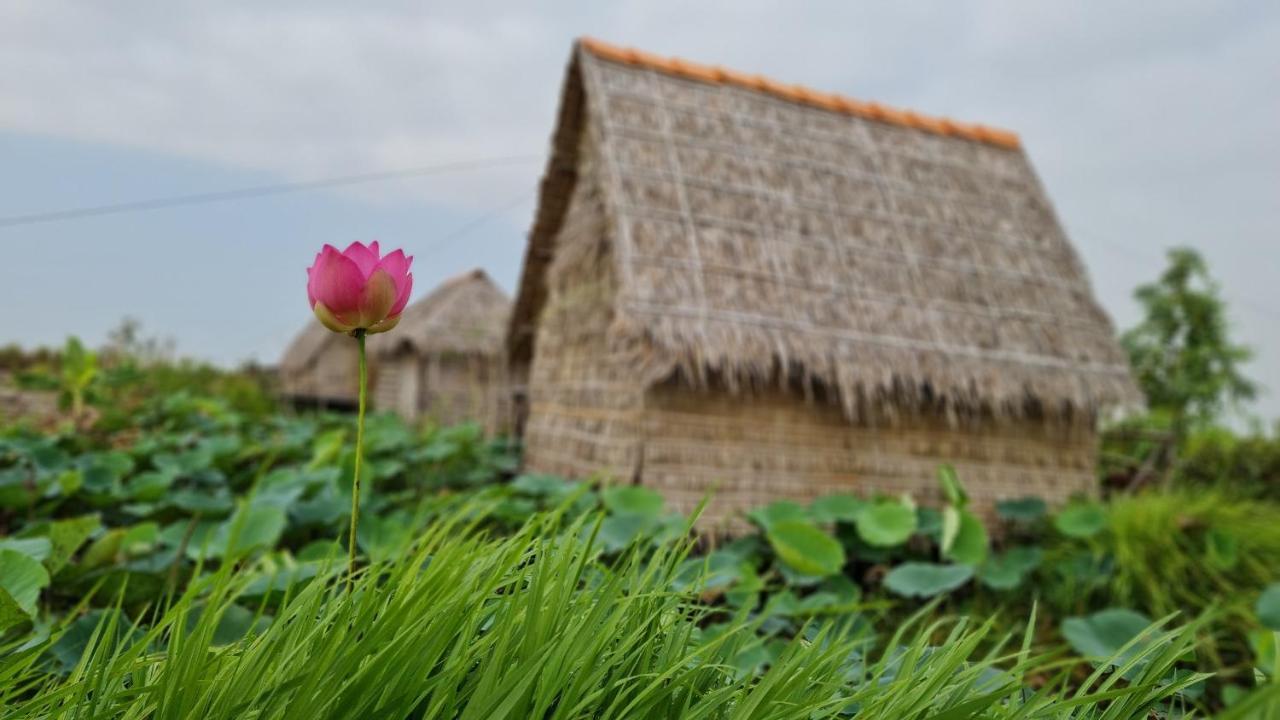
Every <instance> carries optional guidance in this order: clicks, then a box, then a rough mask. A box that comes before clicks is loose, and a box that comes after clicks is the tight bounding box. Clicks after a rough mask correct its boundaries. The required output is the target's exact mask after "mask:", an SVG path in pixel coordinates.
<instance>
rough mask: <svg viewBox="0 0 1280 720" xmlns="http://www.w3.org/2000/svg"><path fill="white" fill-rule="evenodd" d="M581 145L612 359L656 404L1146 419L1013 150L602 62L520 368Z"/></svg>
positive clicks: (1048, 212) (1001, 141) (567, 167)
mask: <svg viewBox="0 0 1280 720" xmlns="http://www.w3.org/2000/svg"><path fill="white" fill-rule="evenodd" d="M584 132H585V133H586V134H587V139H588V141H590V142H592V143H594V145H593V147H594V153H595V154H598V156H599V158H600V163H599V167H600V170H599V172H598V173H596V175H597V176H595V177H592V178H591V181H592V182H595V183H597V184H598V186H599V187H600V188H601V189H602V196H603V198H604V202H605V212H606V214H607V216H608V218H609V225H610V229H609V233H610V240H611V242H612V243H614V245H613V248H614V252H613V254H612V257H613V258H614V259H615V262H616V263H617V271H618V272H617V277H618V282H619V289H618V293H617V297H616V300H615V308H614V310H615V322H614V324H613V326H612V330H611V332H612V333H613V335H614V336H615V337H614V338H612V339H616V340H618V341H621V342H628V341H633V340H635V339H637V338H640V339H643V340H645V341H646V342H647V343H648V344H649V346H650V347H651V348H652V350H653V352H652V355H651V356H646V373H647V377H646V381H647V382H656V381H658V380H661V379H663V378H665V377H670V376H671V374H672V373H673V372H679V373H680V374H681V375H682V376H683V377H685V378H686V379H687V380H691V381H695V382H696V381H700V380H705V379H706V378H708V377H718V378H721V379H723V380H725V381H726V382H728V383H729V384H730V385H731V386H732V385H735V384H740V383H754V382H762V381H769V382H773V381H775V380H777V379H778V378H779V376H781V377H783V378H789V379H791V380H795V379H801V380H804V381H806V382H807V383H809V384H811V385H813V386H817V387H820V388H823V389H825V391H826V395H827V396H828V397H832V398H835V399H838V400H839V401H840V402H841V403H842V404H843V405H844V406H845V408H846V410H847V411H848V412H849V413H850V414H857V413H859V412H861V409H863V408H866V407H869V406H883V407H895V406H896V407H902V406H906V405H914V406H916V407H919V406H922V405H923V406H930V407H937V408H942V409H945V410H948V411H956V412H962V413H967V412H984V413H986V412H991V413H995V414H998V415H1022V414H1024V413H1031V414H1040V413H1042V412H1043V413H1048V414H1052V415H1055V416H1056V415H1077V416H1078V415H1080V414H1082V413H1084V414H1089V413H1093V412H1095V411H1097V410H1098V409H1100V408H1103V407H1106V406H1110V405H1115V404H1128V403H1131V402H1135V401H1138V400H1139V399H1140V398H1139V394H1138V391H1137V390H1136V388H1135V385H1134V383H1133V381H1132V379H1131V377H1130V375H1129V370H1128V366H1127V363H1126V360H1125V356H1124V354H1123V352H1122V350H1121V349H1120V348H1119V346H1118V345H1117V343H1116V342H1115V339H1114V335H1113V329H1112V326H1111V323H1110V320H1109V319H1108V318H1107V316H1106V314H1105V313H1104V312H1103V310H1102V309H1101V308H1100V307H1099V306H1098V304H1097V302H1096V301H1095V300H1094V298H1093V296H1092V292H1091V290H1090V286H1089V282H1088V278H1087V277H1086V274H1085V269H1084V267H1083V265H1082V264H1081V262H1080V259H1079V257H1078V256H1077V254H1076V252H1075V250H1074V249H1073V248H1072V246H1071V244H1070V242H1069V241H1068V240H1067V238H1066V236H1065V234H1064V232H1063V229H1062V226H1061V225H1060V223H1059V222H1058V220H1057V218H1056V217H1055V215H1054V211H1053V208H1052V206H1051V205H1050V202H1049V199H1048V198H1047V196H1046V195H1045V192H1044V189H1043V188H1042V186H1041V184H1040V181H1039V180H1038V178H1037V177H1036V174H1035V171H1034V170H1033V169H1032V167H1031V164H1030V162H1029V160H1028V158H1027V156H1026V154H1025V153H1024V152H1023V150H1022V148H1021V146H1020V143H1019V141H1018V138H1017V136H1016V135H1014V134H1012V133H1009V132H1006V131H1001V130H995V129H991V128H985V127H981V126H975V125H969V124H963V123H957V122H954V121H951V120H946V119H939V118H929V117H924V116H921V115H918V114H916V113H912V112H907V111H900V110H894V109H891V108H886V107H884V106H880V105H877V104H873V103H859V102H856V101H853V100H849V99H846V98H841V97H837V96H833V95H827V94H824V93H818V92H816V91H812V90H809V89H806V88H801V87H796V86H787V85H781V84H779V83H775V82H772V81H769V80H767V79H764V78H760V77H758V76H743V75H741V74H738V73H733V72H731V71H727V70H723V69H719V68H708V67H704V66H700V65H695V64H693V63H688V62H683V61H679V60H668V59H664V58H658V57H654V56H651V55H648V54H646V53H639V52H636V51H630V50H623V49H620V48H615V47H612V46H609V45H605V44H602V43H598V42H595V41H585V40H584V41H582V42H580V43H579V44H578V45H577V47H576V48H575V50H574V53H573V56H572V58H571V60H570V63H569V68H568V74H567V78H566V81H565V86H564V89H563V97H562V103H561V109H560V116H559V122H558V127H557V130H556V134H555V137H554V139H553V147H552V156H551V159H550V161H549V165H548V168H547V171H546V175H545V176H544V178H543V181H542V188H541V200H540V203H539V208H538V212H537V216H536V219H535V222H534V226H533V229H532V232H531V237H530V242H529V247H528V251H527V254H526V258H525V267H524V273H523V277H522V279H521V285H520V291H519V295H518V297H517V301H516V306H515V309H514V311H513V316H512V320H511V325H510V329H509V351H510V353H511V356H512V358H513V360H514V361H516V362H524V361H527V360H528V358H529V357H531V355H532V352H533V342H534V337H535V333H534V325H535V323H536V321H537V318H538V314H539V311H540V309H541V307H542V305H543V303H544V302H545V300H546V292H547V288H546V282H545V281H546V271H547V268H548V266H549V265H550V263H551V260H552V258H553V257H554V256H555V253H556V247H555V238H556V234H557V231H558V230H559V228H560V225H561V223H562V221H563V219H564V215H565V209H566V207H567V204H568V200H569V197H570V194H571V192H572V189H573V187H574V185H575V183H576V182H577V181H578V180H579V176H578V175H579V174H578V158H577V152H578V148H579V146H580V140H581V139H582V136H583V133H584ZM832 391H834V392H832Z"/></svg>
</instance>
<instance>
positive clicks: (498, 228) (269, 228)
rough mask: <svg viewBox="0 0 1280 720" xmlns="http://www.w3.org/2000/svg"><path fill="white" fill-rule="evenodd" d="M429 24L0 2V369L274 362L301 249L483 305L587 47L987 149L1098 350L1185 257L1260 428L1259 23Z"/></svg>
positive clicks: (820, 8) (1279, 279)
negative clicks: (1017, 164) (1051, 249)
mask: <svg viewBox="0 0 1280 720" xmlns="http://www.w3.org/2000/svg"><path fill="white" fill-rule="evenodd" d="M432 5H433V6H434V7H431V8H428V7H427V4H426V3H416V2H414V3H409V2H405V3H395V2H379V3H351V2H318V1H316V0H307V1H306V2H302V1H299V2H272V3H261V2H249V1H248V0H244V1H226V0H224V1H223V2H218V3H195V2H190V3H188V2H175V1H174V0H163V1H156V2H118V3H95V2H74V3H72V2H60V1H59V0H0V251H2V252H3V258H4V259H3V261H0V308H2V309H3V312H0V344H3V343H7V342H9V341H18V342H21V343H24V344H57V343H60V342H61V340H62V338H64V337H65V336H66V335H67V334H69V333H75V334H78V335H80V336H82V337H84V338H86V339H88V340H90V341H93V342H100V341H101V340H102V339H103V337H104V336H105V334H106V331H107V330H108V329H109V328H110V327H112V326H113V325H115V324H117V323H118V322H119V320H120V319H121V318H122V317H124V316H125V315H131V316H134V317H136V318H138V319H140V320H141V321H142V323H143V325H144V328H145V329H147V330H149V331H150V332H152V333H154V334H158V335H162V336H168V337H172V338H173V339H175V340H176V341H177V344H178V348H179V351H180V352H182V353H184V354H187V355H192V356H198V357H203V358H207V359H211V360H215V361H217V362H220V363H224V364H231V363H236V362H238V361H241V360H244V359H247V358H256V359H258V360H260V361H266V362H274V361H275V360H276V359H277V358H278V357H279V355H280V353H281V351H282V350H283V348H284V346H285V344H286V343H287V342H288V340H289V339H290V338H291V337H292V335H293V334H294V333H295V332H297V331H298V330H299V329H300V328H301V327H302V326H303V324H304V323H306V322H308V321H309V312H308V310H307V306H306V302H305V290H304V272H303V270H304V268H305V267H306V265H308V264H309V262H310V260H311V258H312V255H313V254H314V252H315V251H316V249H318V247H319V246H320V245H321V244H322V243H325V242H330V243H333V244H337V245H345V244H346V243H348V242H349V241H351V240H354V239H375V238H376V239H379V240H381V241H382V242H383V243H385V244H390V245H398V246H404V247H405V248H406V249H407V250H408V251H409V252H410V253H412V254H414V255H416V258H417V259H416V260H415V264H414V271H415V276H416V280H417V286H416V287H417V291H416V293H415V295H417V296H421V294H423V293H425V292H426V291H427V290H429V289H430V288H431V286H433V285H434V284H435V283H436V282H438V281H440V280H441V279H443V278H445V277H448V276H450V275H453V274H456V273H458V272H462V271H464V270H467V269H470V268H471V267H474V266H482V267H484V268H486V269H487V270H489V271H490V273H491V274H492V275H493V276H494V277H495V278H496V279H497V280H498V282H499V283H501V284H502V285H503V286H504V287H506V288H507V289H508V290H513V289H514V287H513V286H514V283H515V280H516V277H517V273H518V270H519V264H520V261H521V258H522V255H523V250H524V239H525V236H526V232H527V230H528V227H529V225H530V222H531V217H532V211H533V201H534V191H535V189H536V185H537V182H538V178H539V176H540V175H541V172H542V163H541V160H540V157H541V156H542V155H543V154H544V153H545V151H546V148H547V145H548V140H549V136H550V133H551V130H552V122H553V120H554V117H555V108H556V103H557V100H558V93H559V89H560V84H561V80H562V73H563V71H564V64H565V61H566V59H567V57H568V54H569V49H570V45H571V42H572V39H573V38H574V37H575V36H578V35H582V34H588V35H593V36H596V37H600V38H602V39H605V40H608V41H611V42H615V43H619V44H625V45H634V46H638V47H642V48H644V49H648V50H651V51H655V52H659V53H663V54H671V55H680V56H682V57H686V58H690V59H693V60H699V61H704V62H710V63H717V64H723V65H727V66H731V67H735V68H738V69H741V70H745V71H749V72H760V73H764V74H767V75H771V76H773V77H776V78H778V79H780V80H784V81H786V82H798V83H803V84H806V85H809V86H811V87H815V88H820V89H824V90H830V91H836V92H840V93H843V94H846V95H850V96H854V97H858V98H865V99H871V100H879V101H882V102H886V103H890V104H895V105H900V106H906V107H910V108H914V109H917V110H920V111H923V112H928V113H934V114H945V115H950V116H953V117H956V118H959V119H962V120H970V121H978V122H985V123H989V124H993V125H997V126H1002V127H1008V128H1011V129H1013V130H1016V131H1017V132H1018V133H1020V134H1021V135H1022V138H1023V142H1024V145H1025V147H1026V148H1027V150H1028V152H1029V153H1030V154H1031V157H1032V160H1033V162H1034V163H1035V165H1036V167H1037V169H1038V171H1039V173H1040V175H1041V177H1042V178H1043V180H1044V182H1045V184H1046V185H1047V186H1048V189H1049V192H1050V195H1051V196H1052V198H1053V200H1054V202H1055V204H1056V205H1057V208H1058V211H1059V214H1060V216H1061V217H1062V218H1063V220H1064V221H1065V223H1066V225H1067V229H1068V234H1069V235H1070V236H1071V237H1072V239H1073V240H1074V241H1075V243H1076V244H1077V246H1078V247H1079V248H1080V250H1081V252H1082V253H1083V255H1084V258H1085V261H1086V263H1087V265H1088V267H1089V270H1090V274H1091V277H1092V280H1093V285H1094V288H1095V291H1096V292H1097V294H1098V296H1099V298H1100V299H1101V301H1102V303H1103V305H1104V306H1105V307H1106V308H1107V309H1108V310H1109V311H1110V313H1111V315H1112V317H1113V318H1114V319H1115V321H1116V323H1117V324H1118V326H1120V327H1122V328H1123V327H1126V326H1128V325H1131V324H1132V323H1133V322H1134V321H1135V320H1136V318H1137V310H1136V307H1135V306H1134V304H1133V302H1132V299H1131V295H1132V291H1133V288H1134V287H1135V286H1136V285H1138V284H1139V283H1141V282H1144V281H1147V280H1149V279H1151V278H1152V277H1154V276H1155V275H1156V274H1157V273H1158V272H1159V270H1160V268H1161V266H1162V255H1163V252H1164V249H1165V248H1167V247H1169V246H1172V245H1180V244H1185V245H1192V246H1194V247H1196V248H1199V249H1200V250H1201V251H1202V252H1203V253H1204V254H1205V255H1206V256H1207V257H1208V258H1209V260H1210V263H1211V267H1212V268H1213V270H1214V271H1215V272H1216V274H1217V275H1218V276H1219V277H1220V278H1221V280H1222V282H1223V285H1224V287H1225V290H1226V294H1227V297H1228V299H1229V300H1230V302H1231V306H1232V313H1231V315H1232V320H1233V323H1234V326H1235V329H1236V332H1237V336H1238V337H1240V338H1241V339H1243V340H1244V341H1246V342H1247V343H1249V344H1251V345H1252V346H1254V347H1255V348H1256V350H1257V354H1258V356H1257V360H1256V361H1255V362H1254V363H1253V364H1252V365H1251V366H1250V368H1249V370H1250V372H1251V373H1252V374H1253V375H1254V376H1255V377H1256V378H1258V379H1260V380H1261V381H1262V382H1263V384H1264V385H1266V386H1268V387H1269V388H1271V391H1270V392H1269V393H1268V394H1267V396H1266V397H1265V398H1264V399H1263V401H1262V402H1261V403H1260V404H1259V406H1258V412H1259V413H1260V414H1262V415H1264V416H1267V417H1277V416H1280V398H1278V397H1277V394H1280V237H1277V233H1276V229H1277V227H1280V3H1276V2H1274V1H1272V2H1258V3H1222V2H1184V1H1180V0H1167V1H1163V2H1158V3H1152V2H1141V3H1137V2H1135V3H1131V4H1123V5H1122V4H1121V3H1118V2H1105V3H1102V2H1100V3H1089V4H1088V6H1087V7H1086V4H1085V3H1078V2H1062V3H1044V2H1035V3H1029V2H1022V1H1020V0H1008V1H1004V2H995V1H992V2H978V1H974V2H945V3H942V2H940V3H936V4H925V3H854V2H849V1H847V0H845V1H841V2H831V3H798V2H785V3H784V2H778V3H764V2H751V1H744V0H735V1H734V2H707V3H698V4H696V6H695V4H694V3H689V2H687V1H674V2H667V1H658V0H633V1H630V2H618V3H605V2H598V1H597V2H590V3H585V2H584V3H564V2H560V3H537V4H536V5H537V7H536V8H535V3H528V2H521V3H510V4H500V3H489V2H476V1H471V2H466V3H461V2H459V3H433V4H432ZM476 161H486V162H488V161H494V162H493V163H491V164H488V165H485V166H483V167H470V168H469V169H462V168H455V169H454V170H452V171H450V172H447V173H444V174H438V175H430V176H421V177H413V178H401V179H394V180H384V181H380V182H370V183H364V184H360V185H353V186H347V187H341V188H330V189H325V190H313V191H308V192H299V193H291V194H284V195H267V196H262V197H255V198H245V199H239V200H235V201H228V202H222V203H214V204H205V205H198V206H180V207H171V208H166V209H157V210H151V211H146V212H131V213H123V214H114V215H102V216H94V217H86V218H78V219H64V220H60V221H56V222H41V223H31V222H23V223H12V222H10V223H7V224H6V222H5V219H6V218H10V219H12V218H14V217H16V216H27V215H31V214H36V213H43V212H48V211H59V210H65V209H71V208H79V207H84V206H97V205H104V204H110V203H119V202H129V201H136V200H148V199H152V198H158V197H167V196H173V195H180V194H186V193H202V192H217V191H223V190H235V189H239V188H245V187H254V186H262V185H273V184H278V183H289V182H298V181H308V180H314V179H319V178H327V177H336V176H349V175H353V174H362V173H377V172H385V171H394V170H402V169H413V168H424V167H432V166H437V165H441V164H449V163H473V162H476Z"/></svg>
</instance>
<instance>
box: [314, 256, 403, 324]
mask: <svg viewBox="0 0 1280 720" xmlns="http://www.w3.org/2000/svg"><path fill="white" fill-rule="evenodd" d="M412 263H413V258H412V257H405V255H404V251H403V250H396V251H395V252H393V253H391V254H390V255H387V256H386V257H382V256H381V254H380V251H379V250H378V242H377V241H376V240H375V241H373V242H371V243H369V246H368V247H365V245H364V244H363V243H361V242H358V241H357V242H353V243H351V245H349V246H348V247H347V249H346V250H343V251H342V252H338V249H337V248H335V247H333V246H332V245H325V246H324V248H322V249H321V250H320V252H319V253H317V254H316V261H315V264H313V265H312V266H311V267H309V268H307V299H308V300H310V301H311V309H312V310H313V311H314V312H315V314H316V317H317V318H319V319H320V322H321V323H323V324H324V326H325V327H327V328H329V329H330V330H332V331H334V332H340V333H346V334H348V335H354V334H355V333H356V331H357V330H363V331H364V332H365V333H366V334H372V333H380V332H386V331H388V330H390V329H391V328H393V327H395V326H396V323H398V322H400V313H401V311H403V310H404V306H405V304H406V303H408V302H409V291H410V290H412V289H413V275H411V274H410V273H409V265H410V264H412Z"/></svg>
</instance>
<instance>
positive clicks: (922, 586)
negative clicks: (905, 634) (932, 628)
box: [884, 562, 973, 598]
mask: <svg viewBox="0 0 1280 720" xmlns="http://www.w3.org/2000/svg"><path fill="white" fill-rule="evenodd" d="M972 577H973V568H972V567H970V566H968V565H939V564H937V563H922V562H909V563H903V564H901V565H899V566H897V567H895V568H894V569H892V570H890V571H889V574H888V575H886V576H885V578H884V586H885V587H886V588H888V589H889V590H890V591H891V592H893V593H896V594H898V595H902V596H904V597H921V598H928V597H933V596H934V595H941V594H942V593H945V592H950V591H952V590H955V589H956V588H958V587H960V586H961V585H964V584H965V583H967V582H969V579H970V578H972Z"/></svg>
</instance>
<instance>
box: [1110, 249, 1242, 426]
mask: <svg viewBox="0 0 1280 720" xmlns="http://www.w3.org/2000/svg"><path fill="white" fill-rule="evenodd" d="M1134 296H1135V298H1137V300H1138V303H1139V304H1140V305H1141V306H1142V309H1143V312H1144V313H1145V316H1144V318H1143V320H1142V322H1140V323H1139V324H1138V325H1137V326H1136V327H1134V328H1132V329H1130V330H1129V331H1128V332H1126V333H1124V335H1123V336H1122V338H1121V342H1122V343H1123V344H1124V347H1125V349H1126V350H1127V351H1128V353H1129V360H1130V363H1131V364H1132V366H1133V370H1134V374H1135V375H1136V376H1137V379H1138V382H1139V384H1140V385H1141V386H1142V390H1143V392H1144V393H1145V394H1146V396H1147V403H1148V405H1149V406H1150V407H1151V408H1152V409H1153V410H1156V411H1158V412H1165V413H1168V414H1169V415H1170V416H1171V417H1172V418H1173V419H1174V432H1175V434H1176V435H1177V436H1179V437H1180V436H1181V435H1182V434H1183V432H1184V429H1185V428H1188V427H1197V426H1201V425H1203V424H1205V423H1208V422H1212V421H1214V420H1215V419H1216V418H1217V417H1218V416H1219V415H1220V414H1221V412H1222V411H1223V409H1225V408H1226V407H1228V406H1230V405H1231V404H1232V403H1235V402H1238V401H1241V400H1248V399H1251V398H1252V397H1253V396H1254V394H1255V393H1256V388H1255V386H1254V384H1253V383H1252V382H1251V381H1249V380H1248V379H1246V378H1245V377H1244V376H1243V375H1242V374H1241V371H1240V366H1241V365H1243V364H1244V363H1245V362H1247V361H1248V360H1249V358H1250V357H1251V353H1250V351H1249V350H1248V348H1246V347H1244V346H1242V345H1238V344H1236V343H1234V342H1233V341H1232V340H1231V338H1230V336H1229V323H1228V321H1227V316H1226V307H1225V305H1224V303H1223V301H1222V299H1221V298H1220V297H1219V295H1218V287H1217V284H1216V283H1215V282H1214V281H1213V279H1212V277H1210V275H1209V269H1208V266H1207V265H1205V262H1204V260H1203V259H1202V258H1201V257H1200V255H1199V254H1197V253H1196V252H1195V251H1194V250H1191V249H1190V248H1176V249H1173V250H1170V251H1169V266H1168V267H1167V268H1166V269H1165V271H1164V273H1163V274H1161V276H1160V278H1159V279H1158V280H1157V281H1156V282H1154V283H1151V284H1148V285H1143V286H1141V287H1139V288H1138V289H1137V291H1136V292H1135V293H1134Z"/></svg>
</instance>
